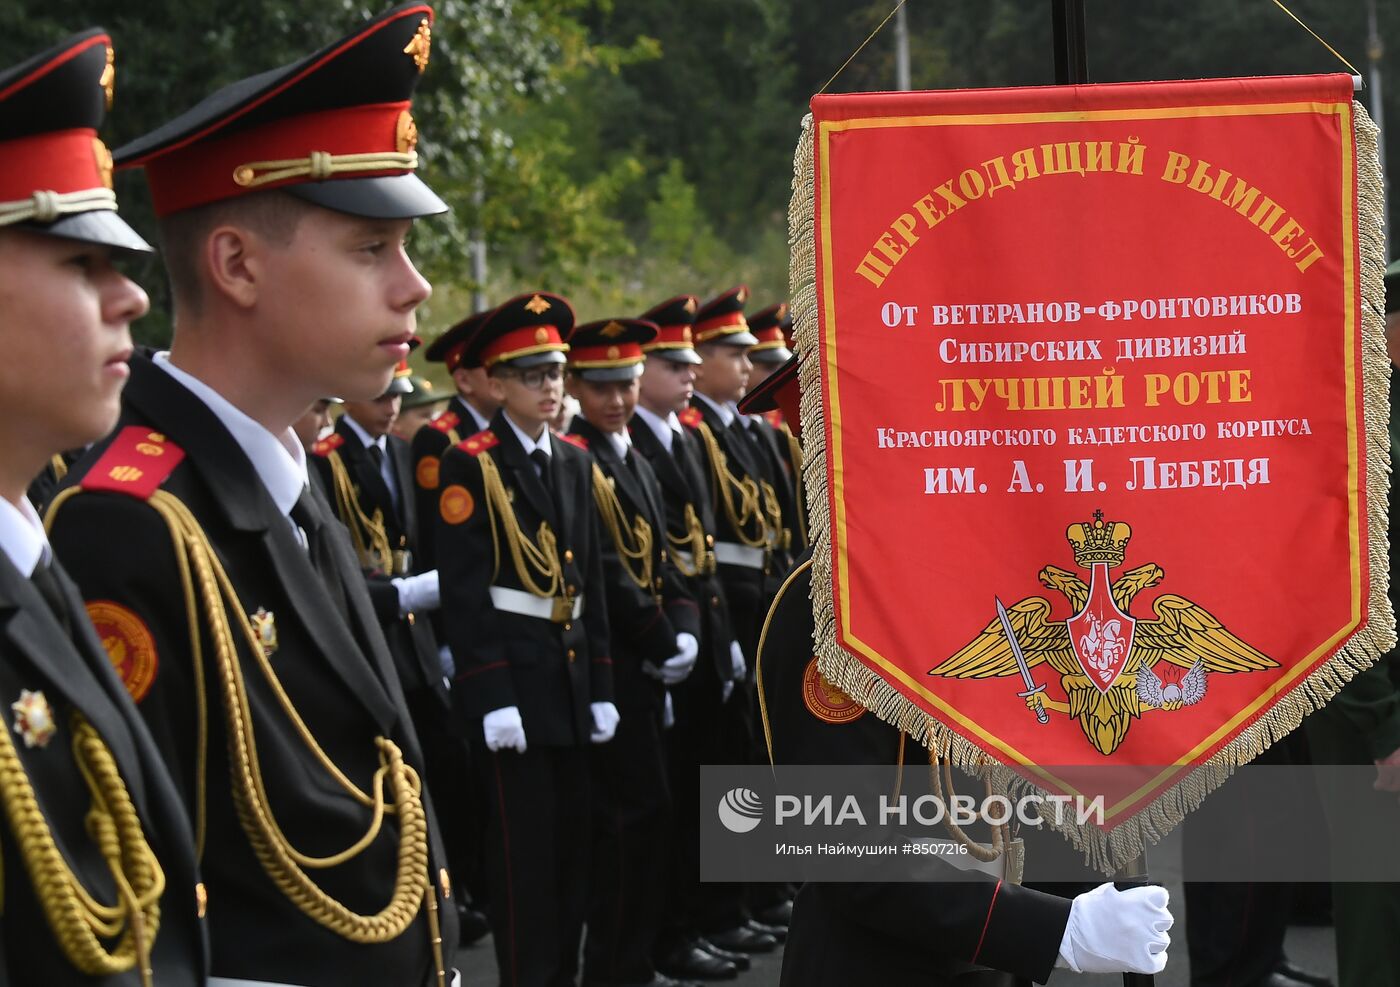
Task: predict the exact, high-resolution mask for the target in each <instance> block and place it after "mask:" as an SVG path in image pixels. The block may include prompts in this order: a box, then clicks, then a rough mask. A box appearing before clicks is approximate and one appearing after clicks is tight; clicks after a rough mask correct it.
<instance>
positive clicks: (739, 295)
mask: <svg viewBox="0 0 1400 987" xmlns="http://www.w3.org/2000/svg"><path fill="white" fill-rule="evenodd" d="M748 300H749V288H748V285H743V284H740V285H735V286H734V287H733V288H730V289H729V290H728V291H725V292H721V293H720V294H718V295H716V296H715V297H714V298H711V299H710V300H709V301H708V302H706V303H705V304H704V305H702V306H701V307H700V311H699V312H696V313H695V342H696V343H697V344H698V343H723V344H724V345H726V346H753V345H754V344H755V343H757V342H758V340H757V339H755V338H754V336H753V333H751V332H749V324H748V322H747V321H746V320H745V319H744V303H745V302H747V301H748Z"/></svg>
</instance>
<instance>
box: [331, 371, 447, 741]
mask: <svg viewBox="0 0 1400 987" xmlns="http://www.w3.org/2000/svg"><path fill="white" fill-rule="evenodd" d="M408 376H409V370H408V363H407V362H406V361H403V362H400V364H399V366H398V367H397V368H396V369H395V370H394V377H393V379H392V380H391V381H390V382H389V387H388V389H387V390H385V392H384V393H383V394H381V395H379V396H378V397H377V398H375V399H374V400H372V401H346V402H345V405H344V411H343V413H342V414H341V415H340V417H339V418H338V419H337V420H336V423H335V431H333V432H332V433H331V434H330V435H328V436H326V437H325V438H324V439H322V440H320V441H319V442H317V443H316V444H315V445H314V446H312V453H313V455H312V457H311V460H310V462H311V465H312V466H313V467H314V468H315V469H316V471H317V472H318V473H319V474H320V476H321V482H322V483H323V484H324V486H323V489H324V490H326V491H328V493H329V495H330V500H331V505H332V507H333V508H334V509H335V513H336V515H337V516H338V517H339V519H340V521H341V523H342V524H344V525H345V527H346V529H347V530H348V531H349V532H350V541H351V542H352V543H353V544H354V546H355V555H356V557H357V558H358V559H359V562H360V567H361V568H362V569H363V570H364V571H365V573H366V575H367V577H368V578H367V582H366V586H367V588H368V589H369V598H370V602H371V603H373V604H374V612H375V614H376V615H377V616H378V617H379V624H380V626H381V627H382V628H383V629H384V636H385V638H386V639H387V640H388V643H389V653H390V654H391V655H392V656H393V659H394V665H395V667H396V668H397V669H398V672H399V681H400V683H401V684H402V685H403V690H404V696H405V698H406V699H407V701H408V708H409V712H410V713H412V714H413V722H414V723H415V724H416V725H417V726H418V732H419V734H420V735H422V734H424V733H425V732H426V728H425V727H424V724H425V723H426V722H427V721H429V720H433V719H435V720H439V721H440V720H442V719H443V718H444V717H445V715H446V713H447V710H448V706H449V702H448V698H447V689H446V687H445V686H444V685H443V675H442V666H441V663H440V661H439V659H438V646H437V640H436V639H435V638H434V636H433V629H432V625H431V623H430V622H429V621H428V619H427V617H428V614H430V613H431V612H433V611H435V610H437V607H438V575H437V571H436V570H432V569H429V570H427V571H423V570H422V568H421V566H419V565H418V564H417V562H418V507H417V501H416V499H415V498H414V497H413V483H412V480H411V479H410V474H409V461H408V460H409V451H408V443H406V442H404V441H403V440H402V439H400V438H397V437H396V436H393V435H390V434H389V430H390V428H391V427H392V426H393V423H394V419H395V418H396V417H397V416H398V411H399V401H400V400H401V398H402V395H403V394H404V392H405V391H406V390H407V389H408V387H409V384H408ZM420 739H424V738H422V737H421V736H420Z"/></svg>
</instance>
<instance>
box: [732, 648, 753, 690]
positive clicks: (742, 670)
mask: <svg viewBox="0 0 1400 987" xmlns="http://www.w3.org/2000/svg"><path fill="white" fill-rule="evenodd" d="M729 661H730V663H731V664H732V665H733V666H734V667H733V671H732V674H733V676H734V679H735V680H736V681H739V682H742V681H743V680H744V676H746V675H748V674H749V670H748V667H747V666H746V665H745V664H744V649H743V648H741V647H739V642H738V641H730V642H729Z"/></svg>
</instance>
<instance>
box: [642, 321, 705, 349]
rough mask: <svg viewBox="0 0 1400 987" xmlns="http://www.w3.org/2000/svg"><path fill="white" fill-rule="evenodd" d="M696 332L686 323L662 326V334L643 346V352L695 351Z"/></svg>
mask: <svg viewBox="0 0 1400 987" xmlns="http://www.w3.org/2000/svg"><path fill="white" fill-rule="evenodd" d="M694 345H695V330H694V329H693V328H691V327H690V326H689V325H688V324H686V323H681V324H680V325H675V326H662V327H661V332H660V333H658V334H657V336H656V338H655V339H653V340H652V341H651V342H649V343H643V344H642V351H643V352H645V353H650V352H651V351H652V350H677V349H693V348H694Z"/></svg>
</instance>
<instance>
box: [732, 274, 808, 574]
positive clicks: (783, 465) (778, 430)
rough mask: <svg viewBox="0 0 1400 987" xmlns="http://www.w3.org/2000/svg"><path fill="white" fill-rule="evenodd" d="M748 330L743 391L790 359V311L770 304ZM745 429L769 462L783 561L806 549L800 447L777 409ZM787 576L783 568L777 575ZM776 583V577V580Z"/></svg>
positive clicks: (751, 421) (782, 305)
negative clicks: (751, 342) (751, 340)
mask: <svg viewBox="0 0 1400 987" xmlns="http://www.w3.org/2000/svg"><path fill="white" fill-rule="evenodd" d="M748 321H749V332H751V333H752V334H753V336H754V338H755V339H757V340H758V345H756V346H751V347H749V354H748V355H749V362H750V363H751V364H752V365H753V369H752V370H751V371H750V373H749V382H748V390H749V391H753V390H755V389H756V388H758V387H759V386H761V385H762V384H763V382H764V381H765V380H767V379H768V378H769V376H770V375H772V374H773V373H775V372H777V370H778V369H779V368H780V367H782V366H783V365H784V364H785V363H787V362H788V360H789V359H791V358H792V349H791V345H792V315H791V314H790V313H789V312H788V306H787V302H779V303H778V304H777V305H770V306H768V307H767V308H765V309H763V310H762V311H760V312H758V313H757V314H756V315H754V316H753V317H752V318H750V319H749V320H748ZM746 417H747V418H748V420H749V430H750V432H751V434H753V435H754V436H755V437H756V438H760V437H761V438H762V440H763V441H762V443H761V444H763V445H764V448H765V455H766V457H767V460H768V462H769V463H770V464H771V471H772V473H773V476H774V481H773V486H774V488H775V489H776V490H777V493H778V506H779V508H780V509H781V511H782V518H783V523H782V533H781V542H782V544H783V546H784V547H785V548H786V549H787V554H788V558H789V562H790V561H791V560H792V559H795V558H796V557H797V556H798V555H801V554H802V551H803V549H805V548H806V547H807V504H806V503H805V501H804V494H803V492H802V446H801V445H800V444H799V443H798V442H797V439H796V437H795V436H794V435H793V431H792V429H791V428H790V427H789V426H788V424H787V422H786V421H785V420H784V419H783V415H782V412H780V411H777V410H773V411H768V412H764V413H763V414H761V415H756V414H751V415H747V416H746ZM786 575H787V570H786V569H784V570H783V572H782V576H786ZM779 584H780V585H781V580H780V581H779Z"/></svg>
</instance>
